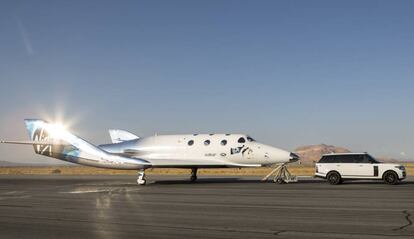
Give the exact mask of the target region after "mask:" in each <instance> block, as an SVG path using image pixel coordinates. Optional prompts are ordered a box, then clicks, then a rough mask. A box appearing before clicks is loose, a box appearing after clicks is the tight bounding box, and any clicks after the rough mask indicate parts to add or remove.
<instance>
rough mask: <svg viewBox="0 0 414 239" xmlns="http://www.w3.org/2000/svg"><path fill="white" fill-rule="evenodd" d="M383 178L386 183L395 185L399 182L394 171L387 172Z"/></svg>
mask: <svg viewBox="0 0 414 239" xmlns="http://www.w3.org/2000/svg"><path fill="white" fill-rule="evenodd" d="M383 179H384V182H385V183H386V184H392V185H394V184H397V183H398V175H397V174H396V173H395V172H393V171H388V172H385V174H384V177H383Z"/></svg>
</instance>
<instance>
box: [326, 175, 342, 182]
mask: <svg viewBox="0 0 414 239" xmlns="http://www.w3.org/2000/svg"><path fill="white" fill-rule="evenodd" d="M326 179H328V182H329V183H330V184H332V185H338V184H341V183H342V178H341V175H340V174H339V173H338V172H330V173H328V176H326Z"/></svg>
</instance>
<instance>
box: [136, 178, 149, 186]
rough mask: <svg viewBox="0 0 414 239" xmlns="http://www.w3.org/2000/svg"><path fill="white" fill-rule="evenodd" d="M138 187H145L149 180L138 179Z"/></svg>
mask: <svg viewBox="0 0 414 239" xmlns="http://www.w3.org/2000/svg"><path fill="white" fill-rule="evenodd" d="M137 183H138V185H145V184H146V183H147V180H145V179H137Z"/></svg>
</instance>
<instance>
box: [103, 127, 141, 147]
mask: <svg viewBox="0 0 414 239" xmlns="http://www.w3.org/2000/svg"><path fill="white" fill-rule="evenodd" d="M109 135H110V136H111V141H112V143H114V144H117V143H122V142H124V141H129V140H134V139H139V137H138V136H136V135H135V134H133V133H130V132H128V131H126V130H121V129H110V130H109Z"/></svg>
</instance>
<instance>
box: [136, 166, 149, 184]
mask: <svg viewBox="0 0 414 239" xmlns="http://www.w3.org/2000/svg"><path fill="white" fill-rule="evenodd" d="M137 183H138V185H145V184H146V183H147V180H145V171H144V169H141V170H139V171H138V179H137Z"/></svg>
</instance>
